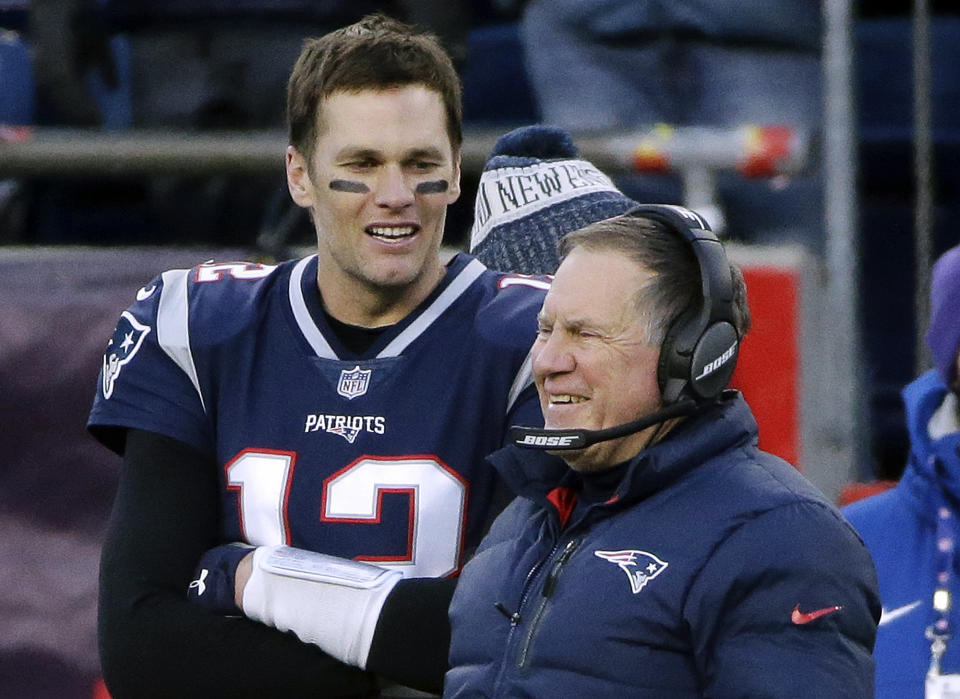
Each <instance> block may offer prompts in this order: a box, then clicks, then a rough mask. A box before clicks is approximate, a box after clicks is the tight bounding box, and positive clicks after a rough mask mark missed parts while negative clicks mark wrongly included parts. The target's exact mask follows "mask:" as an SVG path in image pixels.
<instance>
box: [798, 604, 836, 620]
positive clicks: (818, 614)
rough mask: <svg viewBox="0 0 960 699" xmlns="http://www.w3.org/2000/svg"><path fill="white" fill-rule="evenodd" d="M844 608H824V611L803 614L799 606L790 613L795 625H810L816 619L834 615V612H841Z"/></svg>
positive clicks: (816, 610)
mask: <svg viewBox="0 0 960 699" xmlns="http://www.w3.org/2000/svg"><path fill="white" fill-rule="evenodd" d="M841 609H843V607H824V608H823V609H815V610H814V611H812V612H801V611H800V605H799V604H798V605H797V606H796V607H794V608H793V611H792V612H791V613H790V621H792V622H793V623H794V624H798V625H799V624H809V623H810V622H811V621H814V620H815V619H819V618H820V617H822V616H826V615H827V614H833V613H834V612H839V611H840V610H841Z"/></svg>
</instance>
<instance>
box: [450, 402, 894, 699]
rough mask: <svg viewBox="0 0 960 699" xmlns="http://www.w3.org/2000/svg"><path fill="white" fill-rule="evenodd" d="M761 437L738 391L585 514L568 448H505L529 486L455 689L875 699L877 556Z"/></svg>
mask: <svg viewBox="0 0 960 699" xmlns="http://www.w3.org/2000/svg"><path fill="white" fill-rule="evenodd" d="M731 394H732V395H731ZM756 440H757V426H756V422H755V420H754V418H753V415H752V414H751V412H750V409H749V407H748V406H747V404H746V403H745V402H744V401H743V399H742V398H741V397H740V396H739V394H733V393H732V392H729V393H728V395H727V396H725V398H724V400H723V401H722V402H721V404H720V405H717V406H715V407H711V408H709V409H708V410H707V411H706V412H705V413H702V414H700V415H698V416H696V417H693V418H688V419H687V420H686V421H685V422H684V423H682V424H681V425H679V426H678V427H677V428H675V429H674V430H673V431H672V432H670V433H669V434H668V436H667V438H666V439H664V440H663V441H661V442H660V443H658V444H657V445H655V446H653V447H651V448H649V449H645V450H644V451H643V452H642V453H641V454H640V455H638V456H637V457H635V458H634V459H633V460H632V461H631V462H630V463H629V465H628V466H627V467H626V469H625V471H624V475H623V476H622V478H621V480H620V482H619V485H618V486H616V489H615V491H614V494H613V496H612V497H611V498H610V499H609V500H607V501H606V502H599V503H596V504H593V505H590V506H588V507H583V506H582V505H581V506H580V507H577V506H576V505H575V501H576V490H577V488H578V483H579V482H580V479H579V476H577V474H575V473H573V472H572V471H570V470H569V469H568V468H567V467H566V466H565V464H564V463H563V462H562V461H560V460H559V459H557V458H555V457H552V456H550V455H547V454H544V453H539V452H531V451H525V450H521V449H517V448H515V447H507V448H506V449H503V450H501V451H499V452H497V453H496V454H495V455H494V456H493V457H491V460H492V461H493V462H494V464H495V465H496V466H497V468H498V469H499V470H500V472H501V473H502V474H503V476H504V478H505V479H506V480H507V482H508V483H509V484H510V485H511V486H512V487H513V488H514V490H515V492H517V493H518V494H519V497H518V498H516V499H515V500H514V502H513V503H512V504H511V505H510V506H509V507H508V508H507V509H506V510H505V511H504V512H503V513H502V514H501V515H500V517H499V518H498V519H497V521H496V522H495V523H494V525H493V527H492V529H491V531H490V533H489V534H488V535H487V537H486V539H485V540H484V542H483V543H482V544H481V547H480V549H479V551H478V553H477V555H476V556H475V557H474V558H473V559H472V560H471V561H470V563H469V564H468V565H467V566H466V567H465V569H464V571H463V574H462V576H461V579H460V582H459V584H458V587H457V592H456V595H455V597H454V600H453V604H452V606H451V611H450V614H451V622H452V627H453V636H452V644H451V651H450V661H451V665H450V667H451V669H450V671H449V672H448V673H447V675H446V678H445V683H444V696H450V697H477V696H496V697H510V698H511V699H514V698H517V697H591V699H600V698H602V697H625V696H630V697H674V698H678V697H705V696H709V697H753V698H756V697H831V698H832V699H836V698H839V697H858V698H862V699H867V698H868V697H872V696H873V672H874V668H873V660H872V658H871V651H872V649H873V643H874V638H875V634H876V622H877V619H878V618H879V616H880V601H879V597H878V593H877V582H876V574H875V572H874V569H873V564H872V562H871V559H870V556H869V554H868V553H867V551H866V549H865V548H864V546H863V544H862V542H861V541H860V540H859V538H858V537H857V535H856V533H855V532H854V531H853V529H852V528H851V527H850V526H849V525H848V524H847V522H846V521H845V520H844V519H843V518H842V517H841V515H840V514H839V512H838V511H837V510H836V509H835V508H834V507H833V506H832V505H831V504H829V503H828V502H827V501H826V500H825V499H824V498H823V497H822V495H821V494H820V493H819V491H817V489H816V488H815V487H814V486H812V485H811V484H810V483H809V482H808V481H807V480H806V479H804V478H803V476H801V475H800V474H799V473H798V472H797V471H796V469H794V468H793V467H792V466H790V465H789V464H787V463H786V462H784V461H782V460H780V459H778V458H776V457H774V456H772V455H769V454H766V453H764V452H761V451H759V450H758V449H757V447H756ZM558 484H559V485H558ZM568 517H569V520H568V521H565V520H567V518H568Z"/></svg>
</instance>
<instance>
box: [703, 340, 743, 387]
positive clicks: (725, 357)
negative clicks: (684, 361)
mask: <svg viewBox="0 0 960 699" xmlns="http://www.w3.org/2000/svg"><path fill="white" fill-rule="evenodd" d="M737 344H738V343H737V342H734V343H733V344H732V345H730V346H729V347H728V348H727V351H726V352H724V353H723V354H721V355H720V356H719V357H717V358H716V359H714V360H713V361H712V362H710V363H709V364H707V365H706V366H705V367H703V371H702V372H700V375H699V376H697V377H696V378H697V381H699V380H700V379H703V378H706V377H707V376H709V375H710V374H712V373H713V372H715V371H716V370H717V369H719V368H720V367H722V366H723V365H724V364H726V363H727V362H729V361H730V360H731V359H732V358H733V355H735V354H736V353H737Z"/></svg>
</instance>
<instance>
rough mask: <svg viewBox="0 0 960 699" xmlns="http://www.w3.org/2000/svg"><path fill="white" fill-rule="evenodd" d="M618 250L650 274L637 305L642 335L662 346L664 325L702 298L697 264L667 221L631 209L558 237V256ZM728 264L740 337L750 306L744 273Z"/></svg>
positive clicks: (744, 330)
mask: <svg viewBox="0 0 960 699" xmlns="http://www.w3.org/2000/svg"><path fill="white" fill-rule="evenodd" d="M578 247H583V248H585V249H587V250H592V251H599V250H609V251H612V252H619V253H621V254H623V255H624V256H626V257H627V258H628V259H630V260H632V261H633V262H635V263H636V264H637V265H639V266H640V267H642V268H644V269H646V270H648V271H649V272H650V273H651V275H652V279H651V280H650V282H649V283H648V284H646V285H645V286H643V287H641V288H640V289H639V290H638V293H637V297H636V299H635V302H636V308H637V310H638V311H640V313H641V314H642V318H643V321H644V323H645V324H646V333H645V334H646V341H647V342H648V343H649V344H650V345H653V346H657V347H659V346H661V345H662V344H663V340H664V338H665V337H666V333H667V330H668V328H669V327H670V326H671V325H672V324H673V322H674V321H676V319H677V318H679V317H680V315H681V314H682V313H683V312H684V311H686V310H687V309H688V308H693V307H695V306H696V305H697V304H699V303H701V299H702V294H703V291H702V284H701V280H700V265H699V263H698V262H697V257H696V254H695V253H694V251H693V248H692V247H691V246H690V244H689V243H687V242H686V241H684V240H683V239H682V237H681V236H680V235H678V234H677V233H676V232H674V231H671V230H670V229H669V228H668V227H667V226H666V224H664V223H661V222H660V221H655V220H653V219H649V218H645V217H643V216H640V215H637V216H631V215H629V214H627V215H623V216H616V217H614V218H608V219H605V220H603V221H598V222H596V223H592V224H590V225H589V226H585V227H583V228H581V229H579V230H576V231H572V232H570V233H568V234H567V235H566V236H564V238H563V240H561V241H560V258H561V259H563V258H565V257H566V256H567V255H568V254H569V253H570V252H571V251H572V250H573V249H574V248H578ZM728 264H729V266H730V278H731V281H732V283H733V303H732V305H733V308H732V311H733V313H732V321H733V325H734V327H735V328H736V330H737V334H738V335H739V336H740V338H741V339H742V338H743V336H744V335H746V334H747V331H748V330H749V329H750V310H749V308H748V306H747V288H746V284H745V283H744V280H743V273H742V272H741V271H740V268H739V267H737V266H736V265H734V264H730V263H728Z"/></svg>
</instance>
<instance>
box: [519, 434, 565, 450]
mask: <svg viewBox="0 0 960 699" xmlns="http://www.w3.org/2000/svg"><path fill="white" fill-rule="evenodd" d="M577 440H578V437H577V436H576V435H542V434H525V435H523V439H520V440H518V441H517V444H519V445H520V446H523V447H569V446H570V445H571V444H573V443H575V442H576V441H577Z"/></svg>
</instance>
